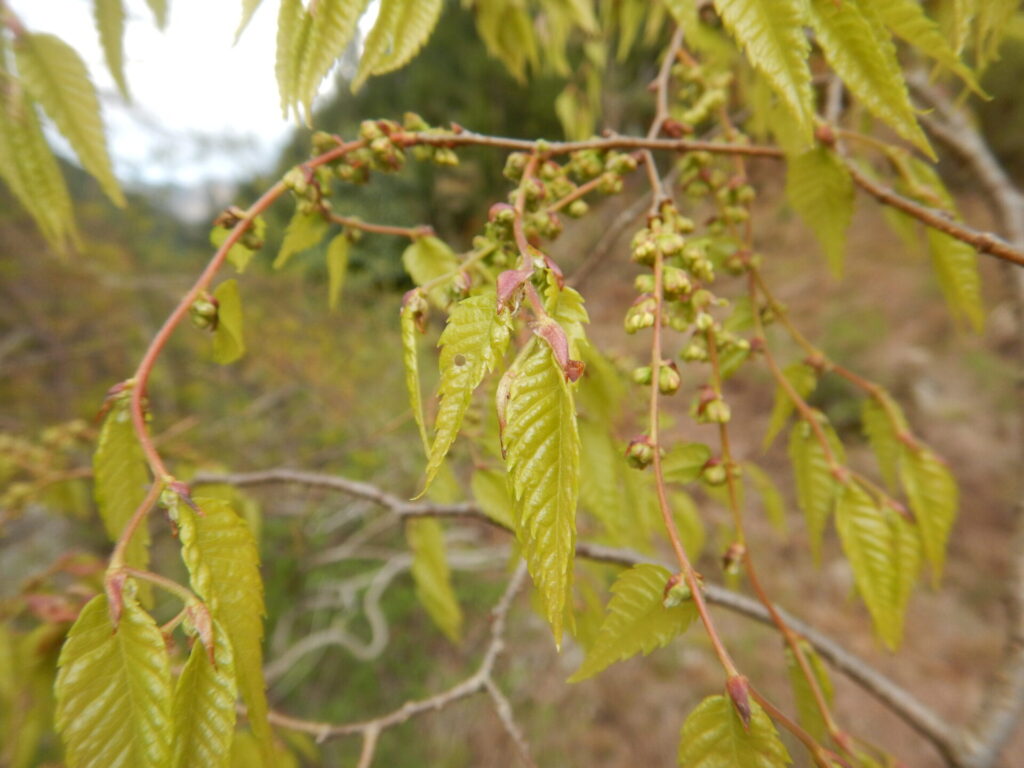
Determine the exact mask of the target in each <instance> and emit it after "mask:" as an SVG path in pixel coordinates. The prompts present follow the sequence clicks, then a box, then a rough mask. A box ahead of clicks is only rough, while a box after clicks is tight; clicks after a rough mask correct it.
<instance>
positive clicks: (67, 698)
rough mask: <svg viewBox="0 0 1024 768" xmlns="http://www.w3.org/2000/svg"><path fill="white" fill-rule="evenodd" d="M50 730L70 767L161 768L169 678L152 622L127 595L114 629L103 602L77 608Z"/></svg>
mask: <svg viewBox="0 0 1024 768" xmlns="http://www.w3.org/2000/svg"><path fill="white" fill-rule="evenodd" d="M58 665H59V668H60V671H59V672H58V674H57V682H56V685H55V689H56V693H57V713H56V725H57V731H58V732H59V733H60V735H61V738H62V739H63V741H64V747H65V750H66V751H65V757H66V759H67V764H68V767H69V768H107V766H114V765H119V766H120V765H123V766H129V765H130V766H132V767H133V768H165V766H167V765H169V764H170V759H171V671H170V662H169V660H168V657H167V646H166V645H165V644H164V639H163V637H162V636H161V634H160V630H159V629H158V628H157V626H156V622H154V621H153V617H152V616H150V615H149V614H148V613H146V612H145V611H144V610H143V609H142V608H141V607H140V606H139V604H138V602H137V601H136V600H135V598H134V597H132V596H131V595H130V594H127V593H125V595H124V608H123V610H122V612H121V618H120V621H119V623H118V625H117V629H116V630H115V628H114V626H113V624H112V623H111V620H110V608H109V605H108V603H107V598H106V595H97V596H96V597H94V598H93V599H92V600H90V601H89V602H88V603H87V604H86V606H85V607H84V608H83V609H82V612H81V613H80V614H79V616H78V619H77V620H76V621H75V623H74V626H72V627H71V631H70V632H69V633H68V638H67V640H66V641H65V643H64V647H63V649H62V650H61V653H60V661H59V662H58Z"/></svg>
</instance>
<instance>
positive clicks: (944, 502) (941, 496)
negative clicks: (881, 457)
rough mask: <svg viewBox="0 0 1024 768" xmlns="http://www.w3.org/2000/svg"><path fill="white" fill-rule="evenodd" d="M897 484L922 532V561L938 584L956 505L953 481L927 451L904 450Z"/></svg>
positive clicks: (956, 491)
mask: <svg viewBox="0 0 1024 768" xmlns="http://www.w3.org/2000/svg"><path fill="white" fill-rule="evenodd" d="M900 481H901V482H902V484H903V491H904V493H906V494H907V499H908V500H909V501H910V508H911V509H912V510H913V512H914V518H915V520H916V521H917V527H918V530H920V532H921V543H922V546H923V550H924V558H925V560H926V561H927V562H928V563H929V564H930V565H931V569H932V580H933V582H934V583H936V584H938V582H939V579H940V578H941V576H942V567H943V564H944V563H945V561H946V544H947V543H948V541H949V533H950V530H952V528H953V523H954V522H955V520H956V515H957V508H958V506H959V496H960V492H959V489H958V488H957V484H956V480H955V479H954V478H953V475H952V473H951V472H950V471H949V469H948V468H947V467H946V465H945V464H944V463H943V462H942V460H941V459H939V457H938V456H936V455H935V454H934V453H932V452H931V450H929V449H928V448H918V449H916V450H915V449H913V448H906V447H905V448H904V449H903V452H902V455H901V459H900Z"/></svg>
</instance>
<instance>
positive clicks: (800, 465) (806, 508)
mask: <svg viewBox="0 0 1024 768" xmlns="http://www.w3.org/2000/svg"><path fill="white" fill-rule="evenodd" d="M822 429H824V430H826V434H827V435H828V437H829V444H830V446H831V447H832V450H833V455H835V454H837V453H840V452H841V450H842V446H840V445H839V441H838V439H835V438H834V433H833V432H832V431H831V428H830V427H828V426H827V425H824V424H823V425H822ZM835 458H836V460H837V461H840V462H841V461H842V458H841V453H840V455H835ZM789 460H790V461H791V462H792V464H793V473H794V476H795V478H796V498H797V504H798V505H799V506H800V510H801V511H802V512H803V513H804V519H805V520H806V521H807V536H808V538H809V539H810V544H811V554H812V555H813V557H814V561H815V562H816V563H820V562H821V539H822V536H823V535H824V533H825V526H826V524H827V523H828V518H829V516H830V515H831V514H832V508H833V506H834V504H835V500H836V494H837V493H838V492H839V484H838V482H837V481H836V478H835V476H834V475H833V474H832V467H831V466H830V464H829V461H828V458H827V456H826V454H825V450H824V448H823V447H822V445H821V443H820V442H819V441H818V438H817V436H816V435H815V433H814V430H813V429H811V425H810V424H808V423H807V422H806V421H800V422H798V423H796V424H794V425H793V429H792V431H791V432H790V433H789Z"/></svg>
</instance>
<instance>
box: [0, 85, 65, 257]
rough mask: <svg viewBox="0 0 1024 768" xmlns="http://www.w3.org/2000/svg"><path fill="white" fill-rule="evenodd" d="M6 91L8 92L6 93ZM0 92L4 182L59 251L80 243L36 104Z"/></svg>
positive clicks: (0, 158)
mask: <svg viewBox="0 0 1024 768" xmlns="http://www.w3.org/2000/svg"><path fill="white" fill-rule="evenodd" d="M5 91H6V92H5ZM10 91H11V89H3V91H0V178H2V179H3V180H4V181H5V182H6V183H7V185H8V186H9V187H10V189H11V191H12V192H13V193H14V196H15V197H16V198H18V202H20V203H21V204H22V205H23V206H25V210H26V211H28V212H29V213H30V214H31V215H32V218H33V219H35V222H36V226H38V227H39V231H40V232H42V234H43V236H44V237H45V238H46V239H47V240H48V241H49V242H50V244H51V245H53V246H54V247H55V248H57V249H58V250H64V249H65V248H66V246H67V240H68V238H69V237H70V238H71V240H72V241H76V240H77V239H78V234H77V232H76V231H75V222H74V218H73V216H72V212H71V198H70V197H69V196H68V190H67V186H65V184H64V177H63V176H61V173H60V166H59V165H57V160H56V158H54V156H53V152H51V151H50V147H49V145H48V144H47V143H46V138H45V137H44V135H43V131H42V128H41V127H40V125H39V117H38V115H37V114H36V107H35V104H34V103H33V102H32V100H31V99H29V98H28V97H27V96H26V95H25V94H24V93H21V92H10Z"/></svg>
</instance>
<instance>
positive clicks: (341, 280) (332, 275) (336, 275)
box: [327, 232, 352, 312]
mask: <svg viewBox="0 0 1024 768" xmlns="http://www.w3.org/2000/svg"><path fill="white" fill-rule="evenodd" d="M351 245H352V241H351V240H349V239H348V236H347V235H346V234H345V233H344V232H342V233H341V234H340V235H335V236H334V237H333V238H332V239H331V242H330V243H329V244H328V246H327V307H328V309H330V310H331V312H333V311H334V310H336V309H337V308H338V303H339V302H340V301H341V289H342V287H343V286H344V285H345V273H346V272H347V271H348V253H349V250H350V248H351Z"/></svg>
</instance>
